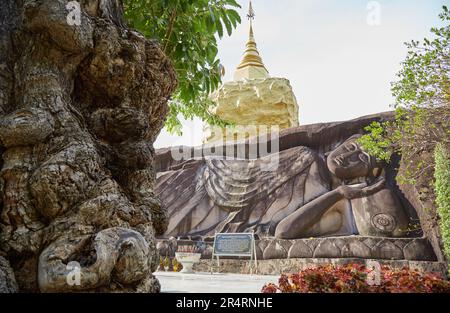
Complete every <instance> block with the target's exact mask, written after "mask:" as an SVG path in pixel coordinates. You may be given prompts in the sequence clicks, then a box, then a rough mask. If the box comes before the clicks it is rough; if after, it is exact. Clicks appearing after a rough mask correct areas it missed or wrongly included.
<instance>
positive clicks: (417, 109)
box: [360, 6, 450, 178]
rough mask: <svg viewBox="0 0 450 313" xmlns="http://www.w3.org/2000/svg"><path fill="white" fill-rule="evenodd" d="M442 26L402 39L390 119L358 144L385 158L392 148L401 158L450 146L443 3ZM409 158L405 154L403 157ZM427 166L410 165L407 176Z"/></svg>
mask: <svg viewBox="0 0 450 313" xmlns="http://www.w3.org/2000/svg"><path fill="white" fill-rule="evenodd" d="M439 17H440V19H441V20H442V21H443V22H444V24H446V25H445V26H443V27H440V28H438V27H435V28H432V29H431V33H432V36H431V37H432V39H427V38H425V39H424V40H423V41H421V42H420V41H414V40H413V41H411V42H409V43H406V46H407V48H408V54H407V56H406V59H405V61H404V62H402V69H401V70H400V72H399V73H398V74H397V76H398V80H397V81H396V82H394V83H392V89H391V90H392V94H393V95H394V97H395V100H396V103H395V105H394V107H395V109H396V116H395V119H394V121H391V122H386V123H373V124H372V125H370V126H369V127H367V128H366V130H367V131H368V134H366V135H365V136H363V137H362V138H361V139H360V143H361V144H362V146H363V148H364V149H366V150H367V151H368V152H369V153H372V154H373V155H375V156H376V157H377V158H378V159H380V160H384V161H389V160H390V157H391V154H392V153H393V152H398V153H401V154H403V155H404V156H408V155H414V154H421V153H424V152H432V151H433V150H434V148H435V146H436V145H437V144H439V143H442V144H443V145H445V146H448V145H449V144H450V23H449V21H450V12H449V10H448V8H447V7H446V6H443V9H442V13H441V14H440V15H439ZM407 159H408V157H407ZM432 166H433V164H432V162H431V163H430V164H413V167H414V168H411V169H410V173H411V175H410V176H411V177H410V178H414V176H420V175H421V174H423V172H424V170H425V167H428V168H430V167H432Z"/></svg>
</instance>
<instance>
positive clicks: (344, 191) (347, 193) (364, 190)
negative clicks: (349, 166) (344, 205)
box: [336, 178, 386, 200]
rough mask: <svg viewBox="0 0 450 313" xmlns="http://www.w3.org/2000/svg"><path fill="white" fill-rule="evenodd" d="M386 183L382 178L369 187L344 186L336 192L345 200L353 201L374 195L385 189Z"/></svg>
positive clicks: (363, 185)
mask: <svg viewBox="0 0 450 313" xmlns="http://www.w3.org/2000/svg"><path fill="white" fill-rule="evenodd" d="M385 182H386V181H385V179H384V178H380V179H378V180H377V181H375V183H374V184H372V185H369V186H367V185H366V184H358V185H343V186H339V187H338V188H336V191H337V192H338V193H339V194H340V195H341V196H342V197H344V198H345V199H348V200H352V199H356V198H362V197H367V196H370V195H373V194H374V193H376V192H378V191H380V190H381V189H382V188H383V187H384V184H385Z"/></svg>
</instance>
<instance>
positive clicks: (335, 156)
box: [327, 136, 373, 179]
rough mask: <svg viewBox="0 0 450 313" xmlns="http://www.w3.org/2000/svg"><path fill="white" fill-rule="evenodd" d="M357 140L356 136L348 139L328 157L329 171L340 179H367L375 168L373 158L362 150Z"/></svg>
mask: <svg viewBox="0 0 450 313" xmlns="http://www.w3.org/2000/svg"><path fill="white" fill-rule="evenodd" d="M356 140H357V137H355V136H354V137H351V138H349V139H347V140H346V141H345V142H344V143H343V144H341V145H340V146H338V147H337V148H336V149H334V150H333V151H332V152H331V153H330V154H329V155H328V158H327V166H328V169H329V170H330V172H332V173H333V174H334V175H336V176H337V177H339V178H340V179H353V178H357V177H365V176H367V175H368V174H369V172H370V171H371V170H372V168H373V165H372V164H373V163H372V157H371V156H370V155H369V154H367V153H366V152H364V151H362V150H361V148H360V146H359V145H358V143H357V141H356Z"/></svg>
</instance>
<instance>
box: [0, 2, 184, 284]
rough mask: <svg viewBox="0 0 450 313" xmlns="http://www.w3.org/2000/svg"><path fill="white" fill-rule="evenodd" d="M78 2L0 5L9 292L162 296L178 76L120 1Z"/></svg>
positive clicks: (0, 271)
mask: <svg viewBox="0 0 450 313" xmlns="http://www.w3.org/2000/svg"><path fill="white" fill-rule="evenodd" d="M68 3H69V2H68V1H63V0H45V1H35V0H24V1H14V0H6V1H1V2H0V25H1V28H0V68H1V70H0V212H1V215H0V261H1V263H0V277H1V278H2V279H3V278H4V277H6V278H7V279H8V280H9V282H7V283H5V284H3V283H2V284H0V288H1V289H2V290H3V288H5V290H6V289H7V290H9V291H14V290H15V289H16V288H15V282H14V280H15V281H16V282H17V285H18V289H19V290H20V291H28V292H36V291H42V292H46V291H55V292H66V291H83V290H89V291H119V292H120V291H145V292H155V291H157V290H158V286H159V284H158V281H157V280H156V279H155V278H154V277H153V276H152V275H151V273H152V272H153V271H154V270H155V269H156V266H157V253H156V250H155V242H154V236H155V233H162V232H163V231H164V229H165V224H166V218H165V215H164V213H163V211H162V210H161V208H160V206H159V203H158V201H157V199H156V198H155V197H154V195H153V192H152V190H153V182H154V172H153V167H152V161H153V155H154V151H153V146H152V143H153V140H154V139H155V137H156V135H157V134H158V133H159V131H160V129H161V127H162V124H163V121H164V117H165V115H166V113H167V111H168V107H167V100H168V99H169V97H170V95H171V93H172V92H173V90H174V89H175V87H176V84H177V79H176V75H175V72H174V70H173V68H172V65H171V63H170V61H169V60H168V59H167V57H166V56H165V55H164V54H163V52H162V51H161V50H160V48H159V47H158V45H157V44H156V43H155V42H152V41H149V40H147V39H145V38H144V37H143V36H142V35H140V34H138V33H136V32H134V31H132V30H130V29H128V28H127V27H126V26H125V25H124V22H123V21H122V5H121V1H118V0H83V1H72V2H70V3H69V5H68ZM2 256H3V257H2ZM7 263H9V265H8V264H7ZM11 269H12V270H11ZM12 272H13V273H14V275H12ZM14 276H15V279H14ZM69 276H70V277H71V279H73V282H74V283H73V284H69V283H68V277H69ZM77 277H78V278H79V279H77Z"/></svg>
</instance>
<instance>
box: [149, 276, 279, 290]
mask: <svg viewBox="0 0 450 313" xmlns="http://www.w3.org/2000/svg"><path fill="white" fill-rule="evenodd" d="M155 276H156V277H157V278H158V280H159V282H160V283H161V292H167V293H232V292H237V293H259V292H260V291H261V288H262V287H263V286H264V284H266V283H269V282H273V283H276V282H278V278H279V276H261V275H242V274H213V275H211V274H209V273H195V274H181V273H174V272H156V273H155Z"/></svg>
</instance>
